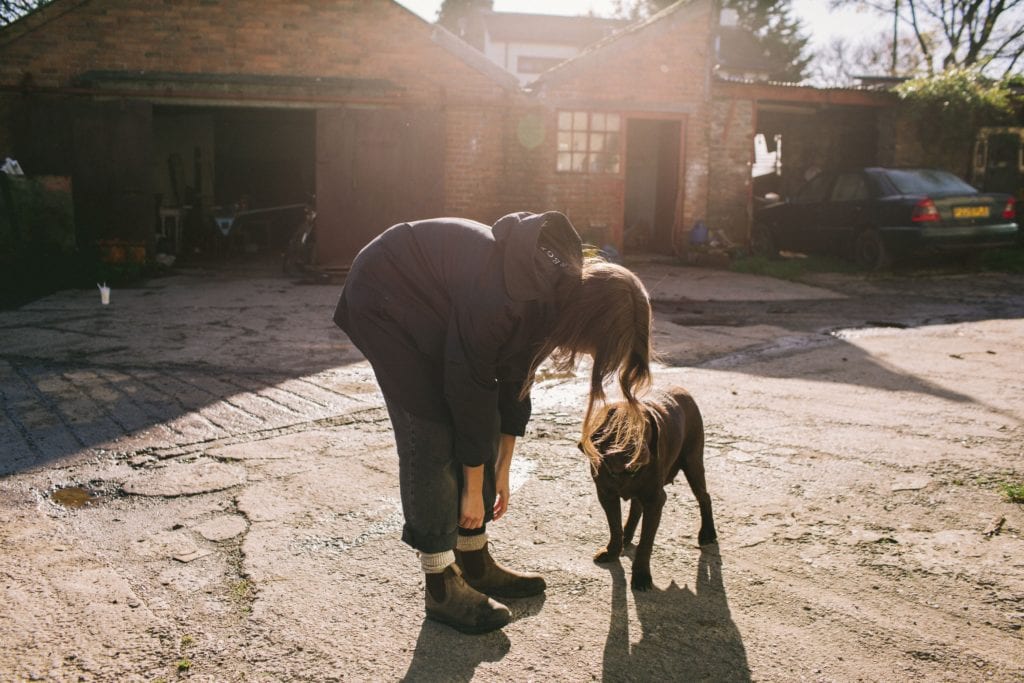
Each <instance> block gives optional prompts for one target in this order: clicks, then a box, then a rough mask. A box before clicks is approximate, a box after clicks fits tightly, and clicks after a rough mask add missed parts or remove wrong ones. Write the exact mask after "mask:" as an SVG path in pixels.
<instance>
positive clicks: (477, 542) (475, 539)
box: [455, 533, 487, 553]
mask: <svg viewBox="0 0 1024 683" xmlns="http://www.w3.org/2000/svg"><path fill="white" fill-rule="evenodd" d="M485 545H487V534H486V533H482V534H477V535H476V536H463V535H461V534H460V535H459V540H458V541H456V542H455V549H456V550H458V551H459V552H460V553H471V552H473V551H474V550H483V549H484V546H485Z"/></svg>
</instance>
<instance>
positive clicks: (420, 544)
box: [384, 395, 499, 553]
mask: <svg viewBox="0 0 1024 683" xmlns="http://www.w3.org/2000/svg"><path fill="white" fill-rule="evenodd" d="M384 401H385V403H387V407H388V414H389V415H390V416H391V425H392V427H393V428H394V431H395V446H396V447H397V449H398V481H399V487H400V489H401V493H402V513H403V514H404V515H405V525H404V527H403V528H402V540H403V541H405V542H406V543H408V544H409V545H411V546H412V547H413V548H415V549H416V550H419V551H420V552H424V553H440V552H444V551H446V550H452V549H454V548H455V543H456V540H457V538H458V535H459V533H462V534H463V535H467V536H472V535H475V534H481V533H483V532H484V528H483V527H481V528H479V529H464V530H461V531H460V530H459V496H460V493H461V492H462V465H461V464H460V463H459V462H458V461H457V460H456V459H455V455H454V446H453V444H454V428H453V426H452V425H451V423H445V422H437V421H435V420H427V419H425V418H422V417H417V416H416V415H412V414H411V413H409V412H408V411H406V410H404V409H403V408H402V407H401V406H399V405H398V403H397V402H395V401H393V400H390V399H388V397H387V395H385V396H384ZM498 439H499V435H498V434H495V435H494V449H493V451H492V453H493V455H492V457H491V459H490V461H489V462H486V463H484V489H483V494H484V522H485V524H486V522H489V521H490V520H491V518H492V516H493V509H494V499H495V488H494V464H495V462H494V461H495V459H496V458H497V453H498Z"/></svg>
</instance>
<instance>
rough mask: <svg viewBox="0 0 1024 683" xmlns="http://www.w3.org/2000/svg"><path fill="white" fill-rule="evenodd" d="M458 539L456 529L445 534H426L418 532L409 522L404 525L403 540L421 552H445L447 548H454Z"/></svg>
mask: <svg viewBox="0 0 1024 683" xmlns="http://www.w3.org/2000/svg"><path fill="white" fill-rule="evenodd" d="M458 540H459V534H458V531H456V530H455V529H452V530H451V532H450V533H445V534H424V533H416V529H414V528H413V527H412V526H411V525H410V524H408V523H406V524H405V525H403V526H402V541H404V542H405V543H407V544H408V545H411V546H412V547H413V548H415V549H416V550H419V551H420V552H421V553H443V552H444V551H446V550H453V549H454V548H455V544H456V543H457V542H458Z"/></svg>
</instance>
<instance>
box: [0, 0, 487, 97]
mask: <svg viewBox="0 0 1024 683" xmlns="http://www.w3.org/2000/svg"><path fill="white" fill-rule="evenodd" d="M73 4H74V3H72V2H67V1H66V0H65V1H60V2H55V3H54V5H53V6H51V7H49V8H46V9H44V10H43V12H41V13H40V14H39V18H38V19H36V18H35V17H30V18H29V19H30V20H35V21H32V22H30V23H29V24H28V25H26V27H25V28H21V27H20V26H19V25H18V24H15V25H14V26H13V27H11V28H10V29H8V30H7V32H6V33H7V34H8V35H11V36H12V38H13V39H12V40H10V42H9V43H8V44H6V45H4V46H2V47H0V56H2V59H0V83H4V84H15V83H18V82H20V81H21V79H22V78H23V77H24V74H25V73H31V75H32V80H33V82H34V83H35V84H36V85H38V86H65V85H68V84H69V82H70V81H71V79H72V78H73V77H74V76H75V75H76V74H78V73H81V72H84V71H88V70H146V71H170V72H188V73H219V74H263V75H289V76H329V77H356V78H360V77H365V78H385V79H389V80H391V81H393V82H395V83H397V84H399V85H400V86H401V87H402V88H403V91H404V92H403V94H402V97H401V99H403V100H405V101H422V100H429V101H433V102H435V103H436V102H438V101H439V99H440V97H441V95H442V92H441V89H442V88H446V89H447V90H448V96H449V98H452V99H458V98H460V97H473V98H476V97H479V96H481V94H487V93H481V92H480V89H481V88H484V89H485V90H489V91H490V94H496V93H498V92H499V91H500V89H499V88H498V87H497V86H495V84H493V83H490V82H488V81H487V79H486V78H485V77H484V76H483V75H482V74H480V73H478V72H476V71H474V70H473V69H472V68H470V67H469V66H468V65H466V64H464V63H461V62H460V61H459V60H457V59H456V58H455V57H454V56H452V55H451V54H450V53H448V52H447V51H446V50H444V49H443V48H442V47H440V46H438V45H436V44H434V43H433V42H432V41H430V39H429V36H430V33H431V31H432V30H433V27H432V26H430V25H429V24H427V23H426V22H424V21H422V20H421V19H420V18H418V17H417V16H415V15H414V14H412V13H411V12H409V11H407V10H405V9H404V8H402V7H401V6H399V5H398V4H396V3H394V2H390V1H388V0H373V1H368V0H277V1H275V2H265V1H264V0H204V1H203V2H198V3H197V2H194V1H191V2H189V1H185V0H106V1H104V2H87V3H84V4H81V5H80V6H78V7H77V8H75V9H73V10H71V11H68V12H63V10H64V9H65V8H67V7H68V6H70V5H73ZM62 12H63V13H62ZM47 19H48V21H45V20H47ZM39 21H45V23H43V24H42V25H41V26H39V27H38V28H36V29H35V30H31V31H28V30H26V29H27V28H31V26H32V25H34V24H35V23H38V22H39ZM4 37H5V38H6V37H7V36H4Z"/></svg>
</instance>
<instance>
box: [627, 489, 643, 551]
mask: <svg viewBox="0 0 1024 683" xmlns="http://www.w3.org/2000/svg"><path fill="white" fill-rule="evenodd" d="M642 513H643V503H641V502H640V499H639V498H634V499H632V500H631V501H629V515H628V516H627V517H626V526H625V527H623V529H622V543H623V545H629V544H630V543H632V542H633V534H634V533H636V525H637V524H639V523H640V515H641V514H642Z"/></svg>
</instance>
